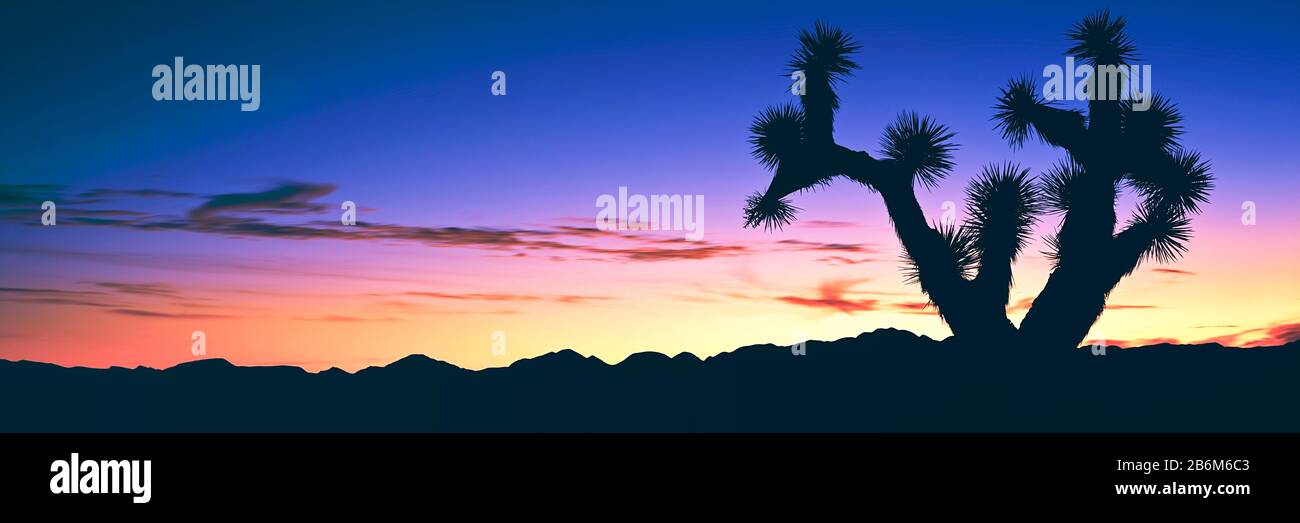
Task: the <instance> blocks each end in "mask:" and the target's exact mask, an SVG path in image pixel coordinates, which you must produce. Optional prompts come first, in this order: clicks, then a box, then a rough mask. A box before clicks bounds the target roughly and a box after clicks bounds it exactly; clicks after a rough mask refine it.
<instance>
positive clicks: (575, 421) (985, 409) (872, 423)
mask: <svg viewBox="0 0 1300 523" xmlns="http://www.w3.org/2000/svg"><path fill="white" fill-rule="evenodd" d="M1297 344H1300V342H1291V343H1288V344H1286V345H1281V346H1276V347H1260V348H1249V349H1237V348H1225V347H1223V346H1222V345H1219V344H1217V343H1215V344H1200V345H1174V344H1158V345H1152V346H1147V347H1142V348H1133V349H1122V350H1108V351H1107V355H1106V356H1094V355H1092V354H1091V351H1089V350H1086V349H1080V350H1075V351H1065V352H1062V351H1033V350H1027V349H1022V348H1014V347H978V346H974V347H972V346H968V345H961V344H958V343H957V342H956V341H954V340H953V339H952V338H949V339H945V340H942V341H936V340H933V339H931V338H928V337H925V336H917V335H915V334H913V333H910V332H907V331H901V330H897V329H878V330H876V331H872V332H869V333H862V334H859V335H858V336H855V337H848V338H841V339H839V340H835V341H809V342H808V343H807V344H806V353H805V354H803V355H794V354H793V353H792V351H791V349H790V347H788V346H778V345H773V344H761V345H748V346H744V347H739V348H737V349H735V350H732V351H728V352H723V353H719V354H717V355H713V356H709V357H707V358H699V357H698V356H696V355H694V354H690V353H679V354H677V355H675V356H671V357H670V356H668V355H667V354H663V353H657V352H638V353H634V354H631V355H629V356H627V357H626V358H624V359H623V360H621V361H619V362H617V363H612V364H611V363H606V362H605V361H603V360H601V359H599V358H597V357H595V356H583V355H581V354H579V353H577V352H575V351H572V350H569V349H564V350H560V351H554V352H549V353H546V354H543V355H539V356H536V357H532V358H525V359H521V360H517V361H515V362H512V363H511V364H510V365H509V366H505V367H490V368H485V369H479V370H471V369H465V368H461V367H458V366H455V365H452V364H450V363H447V362H443V361H441V360H437V359H434V358H430V357H428V356H426V355H423V354H412V355H409V356H406V357H403V358H400V359H398V360H396V361H393V362H392V363H389V364H387V365H384V366H371V367H366V368H363V369H359V370H357V371H356V372H347V371H343V370H341V369H338V368H335V367H331V368H329V369H325V370H322V371H319V372H308V371H306V370H304V369H302V368H300V367H296V366H288V365H273V366H249V367H244V366H238V365H234V364H233V363H231V362H229V361H227V360H225V359H222V358H208V359H203V360H195V361H188V362H184V363H180V364H177V365H174V366H172V367H168V368H165V369H154V368H150V367H144V366H137V367H135V368H124V367H110V368H107V369H95V368H87V367H63V366H59V365H55V364H50V363H40V362H31V361H25V360H24V361H10V360H2V359H0V395H3V396H4V397H6V398H8V399H9V401H7V402H6V403H5V404H4V406H0V430H3V431H9V432H317V431H328V432H372V431H379V432H423V431H452V432H480V431H487V432H496V431H506V432H515V431H523V432H587V431H595V432H610V431H612V432H622V431H650V432H660V431H669V432H691V431H710V432H712V431H723V432H728V431H764V432H800V431H872V432H877V431H884V432H891V431H902V432H1023V431H1028V432H1039V431H1047V432H1053V431H1068V432H1128V431H1144V432H1146V431H1154V432H1183V431H1200V432H1237V431H1258V432H1273V431H1296V430H1300V416H1296V415H1288V413H1290V412H1293V411H1294V409H1291V408H1290V407H1289V405H1291V404H1293V403H1294V400H1295V399H1296V398H1298V397H1300V384H1298V383H1297V380H1295V379H1294V376H1295V375H1296V371H1298V370H1300V351H1297V350H1295V349H1296V348H1297Z"/></svg>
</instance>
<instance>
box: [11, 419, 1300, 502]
mask: <svg viewBox="0 0 1300 523" xmlns="http://www.w3.org/2000/svg"><path fill="white" fill-rule="evenodd" d="M1297 448H1300V435H1295V434H1253V435H1245V434H1242V435H1237V434H1039V435H1034V434H662V435H652V434H608V435H601V434H515V435H512V434H3V435H0V459H3V463H4V465H3V468H2V469H0V471H2V472H0V476H2V477H0V500H3V502H4V503H5V504H6V505H11V504H14V503H17V504H41V505H51V506H59V505H93V506H103V507H108V506H117V507H119V508H123V509H127V510H154V509H155V507H159V506H191V507H192V506H201V505H204V504H212V503H221V504H222V505H223V506H239V505H242V504H249V505H253V504H258V505H265V504H270V505H286V506H287V505H298V504H303V503H310V504H314V505H316V506H318V507H319V506H322V504H324V505H323V506H330V505H332V504H358V505H365V504H371V503H383V504H385V505H389V506H400V505H404V504H412V505H427V504H429V503H431V502H438V501H446V502H455V503H465V502H472V501H474V500H491V499H498V500H499V498H500V497H501V496H508V497H510V499H512V500H516V501H519V500H524V499H529V498H536V499H549V500H550V502H551V503H552V504H554V503H556V502H559V501H563V500H565V499H568V500H571V501H573V502H575V503H581V500H582V499H584V498H585V497H588V496H615V497H617V498H619V499H628V498H629V496H633V497H635V496H645V499H655V500H658V501H656V503H659V502H662V501H663V500H664V499H665V496H667V497H668V499H669V500H671V499H672V498H673V497H675V496H685V495H686V493H689V496H688V497H690V498H692V499H695V498H697V497H698V496H704V497H703V498H698V499H696V501H698V500H705V501H707V500H708V499H709V497H710V496H722V495H728V494H730V495H741V496H748V497H754V498H759V499H762V500H763V501H764V502H769V501H776V502H780V501H781V500H782V499H785V500H789V501H790V502H794V501H795V500H804V501H803V502H806V501H808V500H809V499H810V498H820V499H831V498H836V497H840V496H851V499H852V502H853V503H863V502H873V503H874V502H879V503H882V504H886V505H888V504H894V503H898V502H900V501H927V500H930V501H942V500H951V499H980V500H984V501H990V502H999V501H1019V500H1033V501H1046V502H1056V501H1066V502H1082V503H1087V504H1111V503H1119V502H1123V503H1126V504H1134V503H1136V504H1148V505H1180V506H1183V507H1193V508H1194V507H1200V506H1208V505H1224V504H1227V505H1238V504H1242V505H1254V504H1256V503H1260V502H1281V501H1287V500H1289V499H1291V498H1292V497H1293V496H1294V495H1295V492H1296V486H1297V484H1300V481H1298V480H1297V479H1296V475H1295V473H1296V472H1297V470H1300V469H1297V465H1300V459H1297ZM74 453H75V454H76V455H77V458H78V462H79V463H80V466H79V467H78V468H81V467H84V466H86V465H85V462H86V461H95V462H96V466H98V464H99V463H103V462H105V461H115V460H126V461H127V462H131V461H135V462H139V463H142V462H143V461H144V460H148V461H149V463H150V468H149V474H148V476H149V482H148V483H149V486H148V490H149V493H148V497H149V500H148V502H147V503H133V500H134V499H136V498H139V497H143V496H140V495H136V494H135V493H133V492H130V491H126V492H120V493H85V492H78V493H76V494H74V493H71V492H70V491H69V492H60V493H54V492H52V489H56V490H57V488H56V487H55V486H52V483H58V480H57V478H56V477H55V476H56V475H57V472H55V471H52V469H57V468H58V466H57V462H59V461H63V462H66V463H67V465H68V468H71V458H72V455H73V454H74ZM1171 468H1176V470H1170V469H1171ZM105 469H107V470H111V471H113V472H112V473H117V471H120V470H121V464H120V463H118V464H116V465H114V466H113V467H105ZM142 469H143V467H142V466H141V465H136V470H137V472H139V471H141V470H142ZM77 472H79V473H80V472H82V471H77ZM68 473H69V475H70V474H71V471H68ZM79 476H80V477H79V479H80V480H82V481H85V480H86V478H85V474H79ZM142 476H143V473H142V472H139V475H137V476H135V479H136V480H137V483H136V485H134V486H130V487H120V488H122V489H123V490H127V489H135V490H137V491H140V490H143V489H140V488H137V487H139V486H141V485H142V483H143V480H142ZM123 477H126V478H127V479H130V477H129V475H127V476H123ZM99 479H104V473H103V471H100V474H99ZM68 480H69V481H71V477H69V478H68ZM1144 485H1154V487H1151V488H1154V489H1155V491H1154V492H1148V491H1144V490H1142V489H1147V488H1148V487H1145V486H1144ZM1193 485H1194V486H1195V488H1196V489H1201V488H1204V487H1203V486H1206V485H1208V486H1209V488H1210V489H1211V490H1214V492H1211V493H1210V494H1209V495H1208V496H1205V495H1203V494H1202V493H1201V492H1200V490H1195V491H1193V490H1190V489H1192V488H1193V487H1192V486H1193ZM62 486H64V484H62V483H60V484H59V487H62ZM90 486H91V487H92V488H98V486H97V485H90ZM79 487H80V485H79ZM110 488H111V487H110V486H109V485H108V484H107V481H106V482H105V485H104V489H105V490H108V489H110ZM1121 488H1122V489H1128V490H1126V492H1127V493H1117V489H1121ZM1180 488H1182V490H1181V491H1180V490H1179V489H1180ZM1133 489H1137V490H1138V491H1139V493H1131V492H1129V491H1131V490H1133ZM68 490H71V489H70V488H69V489H68ZM78 490H80V488H79V489H78ZM557 496H561V497H557ZM683 499H685V498H683ZM715 501H717V500H715Z"/></svg>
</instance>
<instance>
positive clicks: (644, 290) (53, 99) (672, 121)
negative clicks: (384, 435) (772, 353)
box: [0, 1, 1300, 370]
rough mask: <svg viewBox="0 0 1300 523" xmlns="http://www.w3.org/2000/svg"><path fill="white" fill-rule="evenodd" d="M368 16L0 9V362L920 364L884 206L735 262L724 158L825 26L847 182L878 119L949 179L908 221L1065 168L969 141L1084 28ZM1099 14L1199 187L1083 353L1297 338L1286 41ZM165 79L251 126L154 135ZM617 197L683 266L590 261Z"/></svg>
mask: <svg viewBox="0 0 1300 523" xmlns="http://www.w3.org/2000/svg"><path fill="white" fill-rule="evenodd" d="M381 4H382V5H356V4H351V3H342V2H313V3H312V4H311V5H310V7H308V6H306V5H292V4H291V3H288V2H284V3H274V4H273V5H266V4H263V3H253V2H222V3H220V4H219V5H217V4H214V5H213V6H211V7H203V6H184V7H178V6H176V5H174V4H172V3H163V2H132V3H130V4H129V5H107V4H103V3H96V4H88V5H81V4H76V3H54V4H52V5H42V6H18V5H7V6H5V7H4V8H3V10H4V12H3V16H0V46H3V48H5V49H7V52H6V53H5V54H4V55H3V56H2V57H0V67H3V70H4V71H6V74H5V76H4V82H3V88H2V89H3V94H4V96H0V114H2V115H3V122H4V123H3V125H0V264H3V266H4V267H5V269H4V270H3V271H0V358H4V359H11V360H19V359H27V360H35V361H44V362H52V363H58V364H62V365H84V366H92V367H106V366H114V365H116V366H126V367H132V366H136V365H145V366H152V367H166V366H170V365H174V364H177V363H180V362H183V361H187V360H192V359H195V358H199V357H220V358H226V359H228V360H230V361H232V362H234V363H236V364H242V365H274V364H284V365H297V366H302V367H304V368H307V369H309V370H320V369H325V368H329V367H339V368H343V369H345V370H357V369H360V368H364V367H367V366H371V365H382V364H386V363H388V362H391V361H393V360H396V359H399V358H401V357H403V356H405V355H408V354H412V353H421V354H427V355H429V356H431V357H434V358H437V359H440V360H444V361H447V362H450V363H453V364H456V365H460V366H463V367H467V368H485V367H494V366H502V365H508V364H509V363H511V362H512V361H515V360H517V359H520V358H527V357H533V356H537V355H540V354H544V353H547V352H551V351H556V350H560V349H566V348H567V349H573V350H576V351H578V352H579V353H582V354H588V355H594V356H597V357H599V358H601V359H603V360H605V361H607V362H611V363H613V362H617V361H620V360H622V359H623V358H625V357H626V356H627V355H629V354H632V353H636V352H641V351H659V352H663V353H666V354H670V355H672V354H677V353H679V352H683V351H687V352H692V353H696V354H699V355H701V356H708V355H712V354H716V353H719V352H722V351H728V350H732V349H734V348H736V347H740V346H744V345H749V344H755V343H768V342H771V343H779V344H789V343H796V342H798V341H803V340H806V339H837V338H840V337H844V336H854V335H857V334H858V333H860V332H864V331H870V330H874V329H877V328H884V327H895V328H901V329H907V330H911V331H913V332H916V333H918V334H924V335H928V336H931V337H934V338H943V337H946V336H948V335H949V334H950V332H949V331H948V329H947V327H946V326H945V325H944V324H943V322H942V321H941V320H940V319H939V318H938V316H937V315H936V314H935V313H934V310H933V308H929V307H926V306H925V299H924V297H923V295H922V294H921V293H920V291H919V288H917V287H916V286H910V285H906V284H904V282H903V279H902V275H901V271H900V263H899V259H900V257H901V251H900V249H899V245H898V242H897V240H896V239H895V238H894V236H893V233H892V229H891V227H890V224H889V221H888V216H887V214H886V213H885V212H884V209H883V205H882V203H881V202H880V200H879V196H878V195H874V194H872V193H870V192H869V191H868V190H866V189H864V188H862V187H861V186H857V185H855V184H852V183H848V182H839V183H836V184H834V185H832V186H830V187H828V188H824V189H821V190H818V191H816V192H813V193H805V194H801V195H796V196H795V197H794V198H793V200H794V204H795V205H796V206H798V207H800V208H801V209H802V211H801V212H800V213H799V216H798V221H796V222H795V223H794V224H792V225H791V226H788V227H786V228H784V229H783V230H780V231H764V230H761V229H760V230H749V229H744V228H743V220H742V212H741V209H742V208H743V205H744V199H745V197H746V196H747V195H749V194H750V193H752V192H754V191H756V190H761V189H763V188H765V187H766V184H767V182H768V181H769V180H770V174H769V173H768V172H767V171H765V169H764V168H763V167H762V166H761V165H760V164H759V163H758V162H757V161H756V160H754V159H753V158H752V157H751V156H750V153H749V148H750V146H749V144H748V143H747V139H748V135H747V132H748V131H747V129H748V126H749V124H750V122H751V121H752V119H753V117H754V116H755V115H756V114H758V112H759V111H761V110H763V109H764V108H766V107H768V106H772V105H778V104H782V103H786V102H790V101H792V100H793V97H792V95H791V94H790V92H789V87H790V85H789V83H790V80H789V77H788V76H787V75H788V72H787V70H786V63H787V62H788V61H789V59H790V57H791V55H792V53H793V52H794V50H795V49H796V44H797V41H796V35H797V33H798V31H799V30H800V29H802V28H806V27H810V26H811V25H812V23H813V22H814V21H816V20H824V21H827V22H829V23H831V24H834V25H837V26H839V27H841V28H843V29H844V30H846V31H848V32H849V33H850V34H852V35H853V36H854V37H855V38H856V39H857V40H858V41H859V42H861V43H862V50H861V51H860V53H859V54H858V56H857V61H858V62H859V63H861V64H862V65H863V68H862V69H861V70H859V71H857V72H856V73H855V74H854V75H853V76H852V77H850V78H849V79H847V80H846V81H845V82H844V83H843V84H841V86H840V89H839V94H840V97H841V100H842V107H841V110H840V112H839V115H838V119H837V122H836V133H837V140H838V142H839V143H841V144H842V145H845V146H848V147H851V148H854V149H862V150H867V151H869V152H875V151H876V150H877V145H878V142H879V136H880V134H881V131H882V129H883V128H884V127H885V126H886V125H887V124H888V123H889V122H890V121H891V120H893V119H894V118H895V116H896V115H898V114H899V113H900V112H902V111H917V112H919V113H921V114H925V115H930V116H932V117H934V118H935V119H937V120H938V121H939V122H941V123H943V124H945V125H947V126H949V127H951V128H952V129H953V130H954V131H956V133H957V136H956V141H957V142H958V143H960V144H961V148H960V149H959V150H958V151H957V152H956V154H955V161H956V168H955V169H954V171H953V173H952V174H951V175H950V176H949V177H948V178H947V179H946V180H945V181H944V182H943V183H942V184H941V185H940V186H939V187H937V188H935V189H933V190H927V189H924V188H918V198H919V199H920V202H921V205H922V208H923V209H924V210H925V212H926V213H927V216H928V217H929V218H930V219H931V220H938V219H939V216H940V215H941V213H942V212H943V210H944V208H945V206H944V204H945V202H955V203H956V207H957V208H958V209H960V208H961V207H962V202H963V198H962V194H963V193H962V191H963V189H964V187H965V185H966V182H967V181H968V180H970V179H971V178H972V177H973V176H974V175H975V174H976V173H978V172H979V170H980V168H981V167H983V166H984V165H986V164H990V163H1002V162H1006V161H1014V162H1018V163H1020V164H1022V165H1024V166H1026V167H1030V168H1031V169H1032V171H1033V172H1034V173H1039V172H1042V171H1045V170H1047V169H1048V168H1050V167H1051V165H1052V164H1053V163H1055V162H1056V161H1057V160H1059V159H1060V158H1061V157H1062V153H1061V151H1059V150H1055V149H1052V148H1050V147H1048V146H1045V145H1042V144H1037V143H1029V144H1026V146H1025V147H1023V148H1019V149H1013V148H1012V147H1010V146H1009V145H1008V144H1007V143H1006V142H1005V141H1004V140H1002V139H1001V138H1000V137H999V135H998V134H997V133H996V132H995V131H994V129H993V122H992V121H991V120H990V118H991V116H992V113H993V109H992V108H991V107H992V106H993V104H994V101H995V98H996V96H997V95H998V92H999V89H1000V88H1002V87H1003V86H1005V85H1006V82H1007V81H1008V80H1010V79H1011V78H1013V77H1015V76H1017V75H1023V74H1032V75H1035V76H1036V77H1038V76H1039V73H1040V72H1041V71H1042V69H1043V68H1044V67H1045V66H1048V65H1052V64H1061V65H1063V64H1064V61H1065V49H1067V48H1068V47H1069V45H1070V44H1069V43H1068V41H1067V40H1066V38H1065V37H1064V33H1065V32H1066V30H1067V29H1068V28H1069V27H1070V25H1071V24H1072V23H1074V22H1076V21H1078V20H1080V19H1082V18H1083V17H1084V16H1086V15H1089V14H1092V13H1093V12H1095V11H1097V10H1098V9H1100V8H1103V7H1106V6H1105V4H1100V3H1096V4H1094V3H1090V2H1078V3H1070V4H1043V5H1035V6H1034V7H1033V8H1025V7H1024V6H1023V5H1018V4H1015V3H1000V2H991V3H980V4H979V5H963V4H965V3H959V2H953V3H951V4H949V5H944V4H942V3H940V4H939V5H921V4H918V3H898V2H893V3H885V4H883V5H868V4H869V3H866V2H831V3H828V2H815V1H810V2H799V3H794V4H791V3H789V2H760V1H748V2H708V1H692V2H654V3H649V2H644V3H625V2H615V3H611V4H620V5H586V3H582V2H546V3H544V5H543V3H513V2H492V3H486V2H438V3H436V4H437V5H429V4H431V3H427V2H411V3H404V2H384V3H381ZM840 4H845V5H840ZM1252 4H1253V3H1252ZM1115 9H1116V11H1115V14H1118V15H1121V16H1124V17H1125V18H1127V20H1128V22H1129V34H1130V36H1131V37H1132V39H1133V40H1134V42H1135V43H1136V45H1137V46H1138V49H1139V62H1140V63H1142V64H1150V65H1151V67H1152V84H1153V87H1154V88H1155V90H1156V91H1157V92H1159V93H1161V94H1162V95H1165V96H1167V97H1169V98H1171V99H1172V100H1173V101H1174V102H1176V103H1177V104H1178V106H1179V108H1180V110H1181V112H1182V114H1183V115H1184V117H1185V121H1184V125H1185V131H1186V132H1185V134H1184V136H1183V143H1184V144H1185V145H1186V146H1188V147H1190V148H1192V149H1195V150H1198V151H1200V152H1201V153H1202V155H1203V156H1204V157H1205V158H1207V159H1209V160H1210V162H1211V163H1212V165H1213V170H1214V173H1215V175H1216V188H1215V190H1214V192H1213V193H1212V194H1211V202H1210V204H1209V205H1207V206H1205V207H1204V212H1203V213H1202V214H1201V215H1199V216H1197V217H1196V218H1195V219H1194V221H1193V226H1194V229H1195V237H1194V239H1193V240H1192V242H1191V243H1190V251H1189V252H1188V253H1187V255H1186V256H1185V257H1184V258H1183V259H1182V260H1180V261H1178V262H1176V263H1174V264H1170V265H1157V264H1144V265H1143V266H1142V267H1141V268H1140V269H1139V270H1138V271H1137V272H1136V273H1135V274H1134V275H1132V276H1131V277H1129V278H1127V279H1125V280H1124V281H1123V282H1121V283H1120V285H1119V287H1118V288H1117V289H1116V290H1115V291H1114V292H1113V293H1112V294H1111V296H1110V300H1109V302H1108V308H1107V311H1106V312H1105V313H1104V314H1103V316H1102V317H1101V319H1100V320H1099V321H1098V323H1097V324H1096V325H1095V326H1094V328H1093V331H1092V332H1091V333H1090V335H1089V339H1090V340H1106V341H1107V342H1108V343H1110V344H1119V345H1141V344H1146V343H1151V342H1155V341H1177V342H1198V341H1219V342H1223V343H1225V344H1229V345H1237V346H1260V345H1270V344H1277V343H1282V342H1285V341H1288V340H1293V339H1296V338H1300V306H1298V305H1297V303H1296V301H1295V300H1294V298H1293V297H1294V296H1296V295H1297V290H1300V279H1298V278H1297V273H1300V270H1297V268H1296V265H1295V261H1294V260H1296V259H1297V255H1298V254H1300V242H1298V241H1297V240H1300V233H1297V226H1300V210H1298V209H1297V206H1296V205H1295V201H1296V195H1297V189H1298V188H1300V182H1298V181H1297V174H1300V173H1298V170H1297V161H1296V159H1295V156H1294V151H1295V150H1296V146H1297V145H1300V143H1298V140H1297V138H1300V131H1297V130H1296V128H1295V126H1294V122H1295V121H1296V120H1297V116H1300V115H1297V112H1298V111H1297V103H1296V101H1295V98H1294V97H1295V92H1296V89H1295V86H1296V85H1297V80H1298V78H1297V70H1300V67H1298V66H1300V64H1298V63H1297V57H1298V56H1300V49H1297V47H1300V43H1298V42H1297V41H1296V39H1295V38H1294V36H1293V35H1294V34H1295V32H1296V29H1297V28H1296V25H1297V23H1296V21H1297V20H1300V16H1297V15H1300V6H1297V5H1296V4H1295V3H1293V2H1278V3H1273V4H1270V3H1260V4H1258V5H1245V4H1232V5H1230V6H1227V7H1223V6H1213V5H1209V4H1208V3H1199V2H1188V3H1183V4H1181V5H1179V6H1178V8H1177V9H1171V8H1168V7H1165V6H1163V5H1162V4H1161V3H1158V2H1149V3H1148V2H1126V3H1125V4H1124V5H1123V6H1116V7H1115ZM71 12H76V13H77V15H76V16H70V15H69V13H71ZM177 56H182V57H184V58H185V60H186V62H187V63H192V64H257V65H259V66H260V70H261V78H260V101H261V105H260V107H259V109H258V110H256V111H240V110H239V105H238V103H237V102H228V101H167V100H163V101H158V100H155V99H154V97H153V96H151V93H152V88H153V84H154V80H155V79H154V78H153V77H152V76H151V71H152V70H153V69H154V66H155V65H158V64H171V63H172V62H173V59H174V58H175V57H177ZM496 71H501V72H504V73H505V78H506V83H505V85H506V94H505V95H504V96H495V95H493V92H492V87H493V83H494V80H493V73H494V72H496ZM1040 81H1041V78H1040ZM620 187H626V188H627V189H626V190H627V191H628V192H629V193H631V194H640V195H682V196H683V197H690V198H693V199H694V201H697V202H698V201H700V199H702V200H703V202H704V203H705V205H704V211H703V215H702V216H703V222H702V224H703V227H704V228H703V236H702V238H701V239H700V240H698V241H687V240H685V239H684V235H683V232H682V231H602V230H599V229H597V228H596V223H595V218H596V215H597V212H598V211H599V208H598V207H597V205H596V202H597V200H598V199H599V198H600V197H601V196H602V195H617V194H618V192H619V188H620ZM45 201H52V202H55V204H56V206H57V207H56V210H57V214H56V224H55V225H53V226H45V225H42V222H41V219H42V214H43V211H42V208H41V204H42V203H43V202H45ZM343 202H353V203H355V205H356V207H357V209H358V215H357V220H358V224H357V225H354V226H344V225H342V224H341V223H340V218H341V215H342V214H343V211H342V205H343ZM1133 203H1134V200H1133V198H1131V197H1127V198H1122V199H1121V200H1120V209H1119V213H1120V216H1121V217H1123V216H1127V215H1128V213H1129V212H1130V211H1131V209H1132V206H1133ZM1243 206H1253V208H1254V209H1255V212H1256V214H1255V223H1254V224H1253V225H1246V224H1243V220H1242V215H1243ZM958 219H961V216H960V214H959V215H958ZM1055 225H1056V222H1055V221H1054V220H1052V219H1050V218H1048V219H1045V220H1044V221H1043V222H1042V223H1040V225H1039V232H1040V233H1041V234H1039V235H1038V237H1037V239H1036V240H1035V241H1034V242H1033V243H1032V244H1031V245H1030V246H1029V248H1028V249H1027V250H1026V251H1027V254H1026V255H1025V256H1023V257H1022V259H1021V261H1020V263H1019V264H1018V265H1017V266H1016V273H1015V287H1014V289H1013V290H1012V300H1011V305H1010V306H1009V307H1008V312H1009V314H1010V315H1011V317H1012V319H1013V321H1016V322H1018V321H1019V319H1020V318H1021V317H1023V315H1024V312H1025V308H1026V305H1027V303H1028V301H1029V300H1031V299H1032V297H1033V296H1034V295H1035V294H1036V293H1037V291H1038V290H1039V289H1041V288H1042V285H1043V283H1044V282H1045V281H1046V278H1047V276H1048V274H1049V271H1050V265H1049V263H1048V261H1047V260H1046V259H1045V258H1044V256H1043V255H1042V254H1041V252H1042V251H1045V250H1046V247H1045V246H1044V245H1043V241H1042V237H1043V236H1044V235H1045V234H1047V233H1049V232H1050V231H1051V230H1053V229H1054V228H1055ZM195 332H202V333H203V335H204V341H205V346H204V349H205V354H204V355H202V356H196V355H195V354H193V348H194V347H193V345H194V338H193V336H194V333H195Z"/></svg>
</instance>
